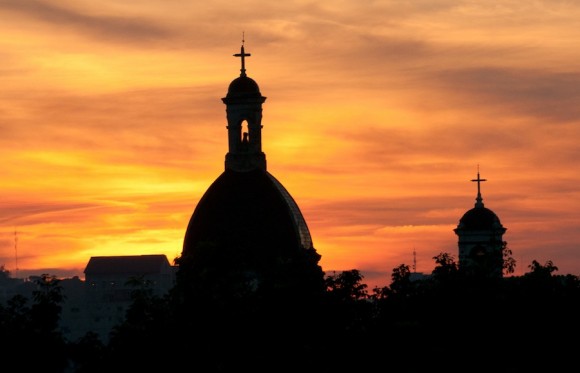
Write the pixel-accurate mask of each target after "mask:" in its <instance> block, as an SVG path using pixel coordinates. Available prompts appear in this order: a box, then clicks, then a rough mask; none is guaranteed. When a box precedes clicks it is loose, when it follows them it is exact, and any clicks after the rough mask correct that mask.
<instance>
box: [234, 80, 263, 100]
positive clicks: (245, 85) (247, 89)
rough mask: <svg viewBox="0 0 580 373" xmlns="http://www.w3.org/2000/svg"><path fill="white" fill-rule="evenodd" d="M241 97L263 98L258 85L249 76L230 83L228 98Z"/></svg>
mask: <svg viewBox="0 0 580 373" xmlns="http://www.w3.org/2000/svg"><path fill="white" fill-rule="evenodd" d="M240 95H244V96H246V95H257V96H261V94H260V88H259V87H258V83H256V81H255V80H254V79H252V78H250V77H248V76H245V75H244V76H240V77H238V78H236V79H234V80H232V82H231V83H230V86H229V87H228V94H227V96H226V97H232V96H240Z"/></svg>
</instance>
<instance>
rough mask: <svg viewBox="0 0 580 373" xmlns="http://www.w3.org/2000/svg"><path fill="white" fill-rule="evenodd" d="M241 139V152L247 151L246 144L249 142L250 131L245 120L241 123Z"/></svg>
mask: <svg viewBox="0 0 580 373" xmlns="http://www.w3.org/2000/svg"><path fill="white" fill-rule="evenodd" d="M241 127H242V131H241V132H242V138H241V139H240V140H241V144H242V150H247V149H248V142H249V141H250V129H249V128H248V122H247V121H246V120H244V121H242V125H241Z"/></svg>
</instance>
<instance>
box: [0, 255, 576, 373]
mask: <svg viewBox="0 0 580 373" xmlns="http://www.w3.org/2000/svg"><path fill="white" fill-rule="evenodd" d="M433 259H434V260H435V263H436V266H435V268H434V269H433V271H432V273H431V274H430V276H426V277H425V278H422V279H418V280H414V279H413V276H412V272H411V271H410V269H409V266H407V265H404V264H401V265H400V266H398V267H396V268H394V269H393V271H392V275H391V283H390V285H388V286H385V287H377V288H374V289H369V288H368V287H367V285H366V284H365V283H364V277H363V275H362V274H361V273H360V272H359V271H358V270H356V269H353V270H348V271H343V272H340V273H332V274H324V277H323V281H322V282H321V283H318V282H317V281H314V280H313V281H312V282H308V284H309V285H308V286H310V287H311V288H310V289H306V288H304V287H303V286H305V285H304V284H301V285H300V286H298V287H294V286H288V284H287V283H286V281H288V279H289V278H292V277H293V276H294V275H295V274H296V272H294V271H299V270H300V268H293V267H292V266H290V267H288V264H287V263H286V264H283V265H282V266H281V267H280V268H278V269H277V271H276V273H272V274H271V275H272V276H274V277H275V278H276V281H277V282H276V281H274V282H273V284H275V286H270V287H268V288H267V289H264V290H263V292H256V291H253V289H255V284H253V282H252V281H251V278H248V277H247V276H246V277H244V276H242V277H240V276H241V274H240V273H235V274H228V273H219V269H217V268H215V269H213V270H215V271H218V272H215V273H211V274H207V273H206V274H205V275H207V276H209V277H208V278H210V279H211V281H212V283H214V285H215V286H216V288H219V289H220V290H219V291H215V292H206V291H202V290H200V289H197V290H192V289H191V286H192V282H191V280H192V279H191V278H190V275H188V274H187V273H185V272H183V273H181V274H180V275H179V276H178V281H177V285H176V286H175V288H174V289H172V291H171V292H169V294H167V295H166V296H164V297H159V296H155V295H153V292H152V291H151V289H150V287H148V284H147V283H144V282H141V281H138V280H137V279H135V280H134V282H135V284H134V285H135V287H134V289H135V290H134V293H133V303H132V305H131V307H130V308H129V309H128V311H127V314H126V320H125V322H123V323H122V324H120V325H118V326H117V327H116V328H114V330H113V331H112V333H111V335H110V339H109V342H108V343H107V344H103V343H102V342H101V341H100V340H99V339H98V337H97V336H96V335H95V334H92V333H88V334H87V335H85V336H84V337H83V338H81V339H80V340H78V341H74V342H71V341H66V340H65V339H64V338H63V337H62V335H61V334H60V332H59V330H58V320H59V317H60V311H61V308H60V304H61V302H62V301H63V294H62V289H61V288H60V286H59V280H57V279H56V278H54V277H52V276H48V275H44V276H42V277H41V279H40V280H39V281H38V288H37V291H35V292H34V294H33V297H32V299H31V300H29V299H26V298H24V297H22V296H16V297H14V298H12V299H11V300H10V301H9V302H8V303H7V304H6V305H1V306H0V336H1V338H0V340H1V341H2V342H1V345H0V351H2V356H3V359H2V360H3V361H2V363H1V364H2V365H1V366H2V370H3V371H17V370H19V371H43V372H75V373H76V372H78V373H88V372H107V373H108V372H149V371H154V370H157V369H161V371H167V372H171V371H177V370H179V371H187V372H238V371H240V372H241V371H251V372H276V373H280V372H297V371H300V372H375V371H377V372H424V371H443V372H480V371H481V372H493V373H496V372H524V371H532V372H536V371H541V372H563V371H566V372H567V371H570V369H572V371H573V370H574V369H576V368H577V367H578V362H577V361H578V357H577V355H578V351H579V348H580V342H579V341H580V279H579V278H578V277H577V276H574V275H558V274H557V271H558V268H557V267H556V266H555V265H554V264H553V263H552V262H551V261H548V262H546V263H544V264H541V263H539V262H537V261H535V260H534V261H532V263H531V265H530V266H529V267H528V268H529V271H528V272H527V273H525V274H524V275H522V276H511V277H503V278H492V277H488V276H482V275H477V274H474V273H473V272H465V271H462V270H460V269H459V267H458V265H457V263H456V262H455V260H454V258H453V257H452V256H451V255H449V254H446V253H441V254H439V255H437V256H436V257H434V258H433ZM181 264H183V263H181ZM213 270H212V271H213ZM284 271H287V272H288V273H289V274H288V276H285V275H284V273H283V272H284ZM512 272H513V266H512ZM205 275H204V276H205ZM229 276H233V277H231V278H230V277H229ZM250 277H251V276H250ZM312 278H313V279H314V278H316V276H315V275H312ZM197 280H200V279H199V278H198V279H197ZM228 283H229V284H232V286H227V284H228ZM297 289H300V291H297ZM22 356H24V357H22ZM574 367H575V368H574ZM5 368H6V369H5Z"/></svg>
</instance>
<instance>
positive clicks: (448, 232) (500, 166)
mask: <svg viewBox="0 0 580 373" xmlns="http://www.w3.org/2000/svg"><path fill="white" fill-rule="evenodd" d="M0 19H1V20H2V22H0V79H1V84H0V155H1V159H2V162H1V163H0V175H1V183H0V223H1V224H0V265H4V266H5V268H6V269H8V270H10V271H11V272H12V274H13V275H15V274H17V275H18V276H19V277H20V276H24V275H28V274H41V273H50V274H56V275H58V276H66V277H68V276H71V275H79V276H81V277H83V270H84V267H85V266H86V264H87V262H88V260H89V258H90V257H91V256H96V255H132V254H160V253H161V254H166V255H167V256H168V258H169V260H170V261H172V260H173V258H175V257H176V256H178V255H179V254H180V252H181V245H182V241H183V236H184V233H185V229H186V228H187V223H188V221H189V218H190V216H191V214H192V212H193V210H194V208H195V206H196V204H197V202H198V200H199V199H200V197H201V196H202V194H203V193H204V192H205V190H206V189H207V188H208V187H209V185H210V184H211V183H212V182H213V180H215V179H216V178H217V177H218V176H219V175H220V174H221V172H222V171H223V169H224V157H225V154H226V152H227V137H226V135H227V134H226V128H225V126H226V117H225V105H224V104H223V103H222V102H221V98H222V97H224V96H225V94H226V92H227V87H228V85H229V83H230V81H231V80H233V79H234V78H236V77H237V76H238V75H239V69H240V65H239V59H236V58H234V57H233V56H232V54H234V53H237V52H239V48H240V44H241V39H242V32H244V33H245V46H246V52H248V53H251V54H252V56H251V57H249V58H248V59H247V60H246V68H247V73H248V75H249V76H250V77H252V78H253V79H254V80H256V81H257V82H258V84H259V86H260V89H261V92H262V94H263V95H264V96H266V97H267V98H268V99H267V100H266V102H265V103H264V112H263V115H264V117H263V122H262V124H263V126H264V128H263V131H262V137H263V151H264V152H265V153H266V157H267V161H268V171H270V173H272V174H273V175H274V176H275V177H276V178H277V179H278V180H280V181H281V182H282V184H283V185H284V186H285V187H286V188H287V189H288V191H289V192H290V193H291V194H292V196H293V197H294V199H295V200H296V201H297V203H298V205H299V206H300V208H301V210H302V213H303V215H304V216H305V218H306V221H307V223H308V225H309V228H310V231H311V234H312V237H313V241H314V246H315V248H316V249H317V251H318V252H319V253H320V254H321V255H322V259H321V265H322V266H323V269H324V270H325V271H326V272H327V273H328V274H330V273H332V271H341V270H348V269H354V268H356V269H359V270H361V271H362V273H363V275H364V276H365V282H366V283H367V284H369V285H370V286H371V287H372V286H374V285H387V284H389V283H390V272H391V270H392V269H393V268H394V267H396V266H398V265H400V264H408V265H410V266H412V264H413V250H415V251H416V270H417V271H419V272H430V271H431V270H432V268H433V266H434V261H433V259H432V258H433V256H435V255H437V254H438V253H440V252H448V253H451V254H453V255H455V256H457V237H456V235H455V234H454V232H453V228H455V227H456V226H457V223H458V221H459V219H460V218H461V216H462V215H463V213H464V212H465V211H467V210H469V209H470V208H472V207H473V205H474V203H475V197H476V193H477V188H476V185H475V183H472V182H470V180H471V179H473V178H475V177H476V176H477V167H478V165H479V166H480V171H481V177H482V178H485V179H487V180H488V181H487V182H485V183H483V184H482V195H483V202H484V203H485V206H486V207H488V208H490V209H492V210H493V211H494V212H495V213H496V214H497V215H498V216H499V218H500V219H501V222H502V224H503V225H504V226H505V227H506V228H507V232H506V234H505V235H504V239H505V240H506V241H507V242H508V246H509V247H510V248H511V249H512V251H513V256H514V258H515V259H516V260H517V268H516V274H522V273H524V272H527V271H528V270H529V269H528V267H527V266H528V265H529V264H530V263H531V261H532V260H538V261H539V262H541V263H544V262H545V261H547V260H552V261H553V262H554V265H556V266H557V267H558V268H559V271H558V273H560V274H567V273H572V274H576V275H580V203H579V201H580V192H579V185H580V172H579V171H580V164H579V162H578V161H579V160H580V146H579V145H578V142H579V140H580V88H579V87H580V71H579V69H578V61H579V60H580V49H579V48H578V40H580V22H579V21H578V20H580V4H577V3H575V2H569V1H559V0H549V1H533V2H522V1H519V0H518V1H516V0H513V1H507V0H506V1H493V2H477V1H467V0H465V1H463V0H459V1H456V0H454V1H449V0H434V1H421V0H418V1H413V2H401V1H373V2H362V3H361V2H360V1H354V0H350V1H346V0H342V1H341V0H333V1H322V2H321V1H305V0H291V1H284V2H264V1H244V0H241V1H237V2H235V3H232V2H230V1H221V0H220V1H207V2H200V1H188V2H185V1H166V0H141V1H139V2H135V1H129V0H124V1H123V0H121V1H119V0H114V1H113V0H99V1H93V0H27V1H22V0H0ZM15 231H16V232H17V234H16V235H15V233H14V232H15ZM16 254H17V255H16ZM16 259H17V263H16ZM17 266H18V270H16V268H17Z"/></svg>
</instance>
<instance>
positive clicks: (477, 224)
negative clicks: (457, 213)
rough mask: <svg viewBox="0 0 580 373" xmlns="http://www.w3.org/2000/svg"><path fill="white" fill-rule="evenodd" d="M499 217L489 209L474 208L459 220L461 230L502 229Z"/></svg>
mask: <svg viewBox="0 0 580 373" xmlns="http://www.w3.org/2000/svg"><path fill="white" fill-rule="evenodd" d="M500 227H501V222H500V221H499V218H498V216H497V215H496V214H495V213H494V212H493V211H491V210H490V209H488V208H487V207H474V208H472V209H471V210H469V211H467V212H466V213H465V214H464V215H463V217H462V218H461V219H460V220H459V225H458V228H460V229H478V230H479V229H494V228H500Z"/></svg>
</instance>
